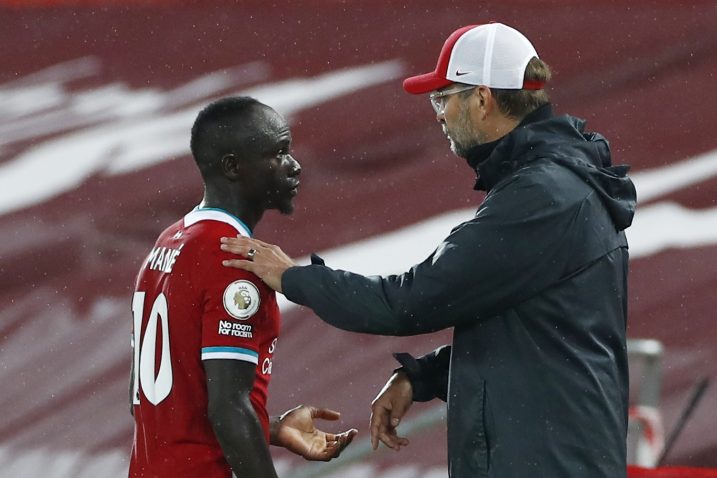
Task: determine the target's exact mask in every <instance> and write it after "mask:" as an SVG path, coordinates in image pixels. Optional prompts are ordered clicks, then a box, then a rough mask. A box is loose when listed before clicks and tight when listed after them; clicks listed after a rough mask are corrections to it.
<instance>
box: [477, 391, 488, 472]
mask: <svg viewBox="0 0 717 478" xmlns="http://www.w3.org/2000/svg"><path fill="white" fill-rule="evenodd" d="M486 394H487V391H486V384H485V380H481V386H480V389H479V390H478V394H477V395H478V396H477V397H476V410H477V412H478V416H477V417H476V426H475V435H474V438H475V443H476V451H475V459H476V465H477V467H478V473H479V474H478V476H480V477H487V476H488V469H489V468H490V453H489V443H488V427H487V425H486V424H487V420H486V416H487V412H486V405H487V403H486Z"/></svg>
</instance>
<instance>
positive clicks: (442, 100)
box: [428, 83, 478, 115]
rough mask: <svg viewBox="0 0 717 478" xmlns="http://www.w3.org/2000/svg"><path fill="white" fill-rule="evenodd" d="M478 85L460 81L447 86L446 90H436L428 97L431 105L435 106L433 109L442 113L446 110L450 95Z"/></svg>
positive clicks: (438, 113) (439, 113)
mask: <svg viewBox="0 0 717 478" xmlns="http://www.w3.org/2000/svg"><path fill="white" fill-rule="evenodd" d="M476 86H478V85H465V84H462V83H458V84H456V85H455V86H452V87H450V88H446V89H445V90H441V91H434V92H433V93H431V94H430V95H429V96H428V98H429V99H430V100H431V106H433V110H434V111H435V112H436V114H437V115H442V114H443V113H445V111H446V102H447V101H448V97H449V96H451V95H455V94H456V93H461V92H463V91H468V90H472V89H473V88H475V87H476Z"/></svg>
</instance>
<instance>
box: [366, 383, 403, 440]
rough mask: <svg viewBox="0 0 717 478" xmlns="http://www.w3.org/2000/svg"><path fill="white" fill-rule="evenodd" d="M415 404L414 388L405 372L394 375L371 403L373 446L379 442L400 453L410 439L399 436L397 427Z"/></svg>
mask: <svg viewBox="0 0 717 478" xmlns="http://www.w3.org/2000/svg"><path fill="white" fill-rule="evenodd" d="M412 403H413V387H412V386H411V382H410V380H408V377H407V376H406V374H405V373H403V372H398V373H395V374H393V376H392V377H391V378H390V379H389V380H388V382H386V385H384V386H383V389H382V390H381V391H380V392H379V394H378V395H377V396H376V398H374V399H373V402H372V403H371V446H372V447H373V449H374V450H375V449H377V448H378V442H379V441H381V442H383V444H384V445H386V446H387V447H389V448H391V449H393V450H396V451H399V450H400V449H401V447H402V446H406V445H408V438H405V437H401V436H398V434H397V433H396V427H397V426H398V424H399V422H400V421H401V419H402V418H403V416H404V415H405V414H406V412H407V411H408V409H409V407H410V406H411V404H412Z"/></svg>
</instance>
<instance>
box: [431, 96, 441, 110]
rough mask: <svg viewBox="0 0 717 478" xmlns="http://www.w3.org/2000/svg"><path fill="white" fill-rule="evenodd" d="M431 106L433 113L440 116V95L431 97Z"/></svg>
mask: <svg viewBox="0 0 717 478" xmlns="http://www.w3.org/2000/svg"><path fill="white" fill-rule="evenodd" d="M430 98H431V106H433V111H435V112H436V113H437V114H440V113H442V112H443V96H442V95H440V94H437V95H431V97H430Z"/></svg>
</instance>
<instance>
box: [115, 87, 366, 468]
mask: <svg viewBox="0 0 717 478" xmlns="http://www.w3.org/2000/svg"><path fill="white" fill-rule="evenodd" d="M290 146H291V134H290V132H289V127H288V125H287V123H286V121H285V120H284V118H283V117H282V116H281V115H279V114H278V113H277V112H276V111H274V110H273V109H271V108H270V107H268V106H266V105H264V104H262V103H259V102H258V101H256V100H254V99H252V98H248V97H232V98H224V99H221V100H219V101H216V102H214V103H212V104H210V105H209V106H207V107H206V108H204V109H203V110H202V111H201V112H200V113H199V115H198V116H197V119H196V121H195V123H194V126H193V128H192V137H191V149H192V154H193V156H194V159H195V161H196V163H197V166H198V167H199V171H200V172H201V175H202V178H203V181H204V198H203V200H202V203H201V204H200V205H199V206H198V207H197V208H195V209H194V210H193V211H191V212H190V213H189V214H187V215H186V216H184V218H182V219H181V220H179V221H178V222H177V223H175V224H173V225H172V226H170V227H169V228H167V229H166V230H165V231H164V232H163V233H162V234H161V235H160V236H159V238H158V239H157V242H156V244H155V246H154V248H153V249H152V251H151V252H150V254H149V255H148V257H147V259H146V261H145V262H144V263H143V265H142V268H141V269H140V272H139V276H138V278H137V284H136V288H135V293H134V298H133V301H132V312H133V315H134V327H133V330H134V333H133V341H132V346H133V354H134V358H133V366H132V374H131V380H130V393H131V397H130V400H131V408H132V412H133V415H134V419H135V435H134V445H133V449H132V456H131V460H130V468H129V476H130V477H171V478H185V477H186V478H196V477H200V476H201V477H205V478H215V477H216V478H229V477H231V475H232V471H233V472H234V473H235V474H236V476H237V477H238V478H248V477H251V478H271V477H276V476H277V474H276V471H275V469H274V466H273V463H272V460H271V456H270V454H269V448H268V444H269V443H271V444H273V445H278V446H282V447H285V448H287V449H289V450H291V451H293V452H295V453H297V454H299V455H301V456H303V457H304V458H306V459H309V460H324V461H327V460H330V459H332V458H334V457H336V456H338V455H339V453H340V452H341V450H342V449H343V448H344V447H345V446H347V445H348V444H349V443H350V442H351V440H352V439H353V437H354V436H355V435H356V433H357V432H356V430H353V429H352V430H348V431H346V432H343V433H340V434H331V433H325V432H323V431H320V430H318V429H316V428H315V427H314V424H313V420H314V419H315V418H322V419H328V420H337V419H338V418H339V414H338V412H334V411H332V410H327V409H316V408H314V407H308V406H299V407H297V408H294V409H292V410H289V411H288V412H286V413H285V414H283V415H281V416H280V417H271V418H270V417H269V415H268V413H267V410H266V400H267V389H268V386H269V379H270V377H271V374H272V371H273V354H274V352H275V350H276V347H277V339H278V336H279V326H280V316H279V309H278V307H277V304H276V298H275V295H274V292H273V291H272V290H271V289H270V288H269V287H267V286H266V285H265V284H264V283H263V282H262V281H261V280H260V279H259V278H257V277H256V276H255V275H254V274H252V273H248V272H245V271H239V270H236V269H229V268H226V267H222V259H225V258H228V257H229V254H227V253H224V252H221V251H219V250H218V249H217V247H216V245H217V243H218V242H219V239H220V238H221V237H222V236H234V235H237V234H240V235H243V236H246V237H251V234H252V230H253V229H254V227H255V226H256V224H257V223H258V222H259V221H260V219H261V217H262V215H263V214H264V211H266V210H268V209H278V210H279V211H280V212H281V213H284V214H290V213H291V212H292V211H293V199H294V196H296V193H297V188H298V186H299V173H300V172H301V167H300V166H299V163H298V162H297V161H296V160H295V159H294V158H293V157H292V156H291V155H290V154H289V148H290ZM251 255H252V254H251V252H250V254H248V256H249V259H251Z"/></svg>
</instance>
